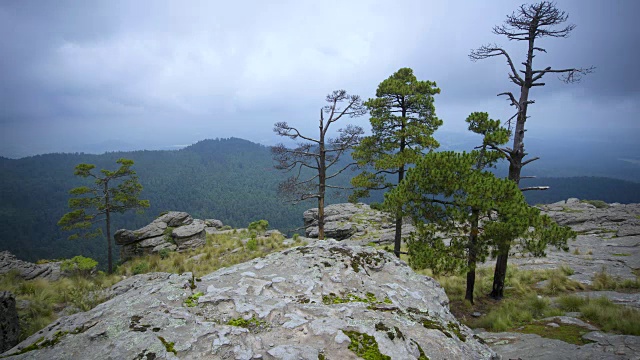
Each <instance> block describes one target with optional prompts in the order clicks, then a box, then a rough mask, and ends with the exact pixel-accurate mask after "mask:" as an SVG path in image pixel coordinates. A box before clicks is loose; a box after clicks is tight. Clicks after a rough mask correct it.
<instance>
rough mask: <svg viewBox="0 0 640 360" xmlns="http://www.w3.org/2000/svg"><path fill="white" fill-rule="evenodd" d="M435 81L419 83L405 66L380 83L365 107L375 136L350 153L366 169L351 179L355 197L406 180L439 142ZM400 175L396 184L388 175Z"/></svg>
mask: <svg viewBox="0 0 640 360" xmlns="http://www.w3.org/2000/svg"><path fill="white" fill-rule="evenodd" d="M439 93H440V89H439V88H437V87H436V83H435V82H432V81H420V80H418V79H417V78H416V76H415V75H414V74H413V70H411V69H410V68H402V69H400V70H398V71H397V72H395V73H394V74H393V75H391V76H390V77H389V78H388V79H386V80H384V81H382V82H381V83H380V84H379V85H378V89H377V90H376V98H374V99H369V100H368V101H366V102H365V104H364V105H365V106H366V107H367V109H368V110H369V112H370V114H371V118H370V122H371V128H372V130H371V131H372V134H371V136H367V137H365V138H364V139H363V140H362V141H361V142H360V144H359V145H358V146H357V147H355V149H354V151H353V153H352V157H353V159H354V160H356V161H357V162H358V166H360V167H361V168H363V169H365V170H364V171H363V172H362V173H360V174H358V175H357V176H355V177H354V178H353V179H352V180H351V184H352V185H353V186H354V187H355V188H356V189H357V190H356V191H354V193H353V195H352V196H351V198H350V200H351V201H356V200H357V199H359V198H363V197H367V196H369V190H374V189H378V190H379V189H390V188H393V187H394V186H395V185H396V184H398V183H400V182H401V181H402V179H403V178H404V175H405V171H406V169H407V166H408V165H411V164H415V163H416V161H417V160H418V159H419V158H420V157H422V154H423V152H424V151H426V150H431V149H434V148H437V147H438V146H439V144H438V142H437V141H436V140H435V139H434V138H433V136H432V135H433V133H434V131H435V130H436V129H437V128H438V127H439V126H440V125H442V121H441V120H440V119H438V118H437V117H436V114H435V106H434V98H433V96H434V95H436V94H439ZM393 175H395V176H397V178H396V181H395V182H393V181H392V180H391V179H390V178H389V177H390V176H393ZM394 212H395V213H396V229H395V239H394V253H395V254H396V256H398V257H399V256H400V245H401V241H402V238H401V235H402V215H401V214H400V213H399V212H398V211H394Z"/></svg>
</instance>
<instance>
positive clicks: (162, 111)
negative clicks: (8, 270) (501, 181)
mask: <svg viewBox="0 0 640 360" xmlns="http://www.w3.org/2000/svg"><path fill="white" fill-rule="evenodd" d="M519 4H520V2H519V1H507V0H500V1H472V0H467V1H427V0H416V1H395V2H389V1H371V0H363V1H304V0H299V1H277V0H274V1H257V0H256V1H235V2H233V1H202V2H198V1H189V2H183V1H129V0H123V1H115V0H109V1H99V2H98V1H2V2H0V33H1V34H2V36H1V37H0V142H1V143H0V155H4V156H20V155H28V154H34V153H43V152H55V151H69V149H72V148H78V146H84V145H87V144H96V143H102V142H107V141H109V142H110V141H120V142H123V143H131V144H136V145H137V146H139V147H140V148H144V147H146V148H154V147H155V148H157V147H166V146H171V145H182V144H191V143H194V142H196V141H198V140H202V139H205V138H216V137H231V136H235V137H240V138H245V139H248V140H252V141H256V142H261V143H263V144H272V143H274V142H275V141H277V139H276V138H275V136H274V135H273V131H272V128H273V123H274V122H276V121H288V122H289V123H290V124H291V125H296V126H299V127H300V128H301V129H302V130H303V131H306V132H307V133H309V134H313V132H314V131H316V129H317V116H318V109H319V108H320V107H321V106H322V105H323V101H324V97H325V95H326V94H327V93H329V92H331V91H332V90H335V89H341V88H343V89H345V90H347V91H348V92H350V93H353V94H358V95H361V96H362V97H363V98H365V99H366V98H369V97H372V96H373V95H374V94H375V89H376V87H377V85H378V84H379V83H380V82H381V81H382V80H384V79H385V78H387V77H389V76H390V75H391V74H392V73H393V72H395V71H397V70H398V69H399V68H401V67H411V68H413V69H414V72H415V74H416V75H417V77H418V78H419V79H421V80H432V81H436V82H437V84H438V86H439V87H440V88H441V90H442V93H441V94H440V95H437V96H436V102H435V104H436V112H437V114H438V116H439V117H440V118H442V119H443V120H444V124H445V125H444V126H443V128H442V129H443V130H448V131H463V130H464V128H465V126H464V125H465V123H464V119H465V118H466V116H467V115H468V114H469V113H470V112H472V111H488V112H489V113H490V115H491V116H492V117H493V118H500V119H505V118H508V117H509V116H510V115H511V114H512V112H513V108H510V107H509V106H508V102H507V101H506V99H504V98H499V97H496V94H497V93H500V92H503V91H513V92H516V91H517V89H516V88H515V85H513V84H512V83H510V82H509V81H508V78H507V65H506V63H505V61H504V60H503V59H502V58H492V59H488V60H483V61H479V62H475V63H474V62H471V61H470V60H469V58H468V54H469V51H470V50H471V49H473V48H476V47H478V46H480V45H483V44H487V43H497V44H499V45H503V46H505V47H506V48H507V49H508V50H509V51H510V52H511V54H512V56H513V57H514V58H515V60H516V62H517V63H520V62H521V61H522V60H523V56H524V54H525V47H524V46H525V44H523V43H517V42H516V43H514V42H511V43H509V42H508V41H507V40H506V39H505V38H502V37H500V36H497V35H494V34H492V32H491V29H492V27H493V26H494V25H496V24H500V23H501V22H503V21H504V19H505V16H506V15H507V14H510V13H511V12H512V11H514V10H515V9H516V8H517V6H518V5H519ZM557 5H558V7H559V8H560V9H562V10H565V11H567V12H568V13H569V22H570V23H574V24H576V25H577V27H576V29H575V30H574V31H573V33H572V34H571V36H570V37H569V38H568V39H548V38H545V39H543V40H541V41H540V42H539V43H538V46H542V47H545V48H546V49H547V50H548V53H547V54H542V55H540V56H537V57H536V59H535V62H534V65H536V66H535V67H539V68H544V67H546V66H553V67H557V68H565V67H588V66H596V67H597V69H596V72H595V73H594V74H592V75H589V76H587V77H585V78H584V79H583V81H582V82H581V83H579V84H572V85H565V84H563V83H561V82H559V81H558V80H557V79H556V78H555V77H554V76H553V75H547V76H546V77H545V80H546V83H547V84H548V85H547V86H545V87H536V88H534V89H533V90H532V96H531V98H532V99H534V100H536V103H535V104H534V105H532V106H531V107H530V115H531V119H530V120H529V122H528V127H529V129H530V130H529V131H530V132H529V133H528V134H532V135H531V136H544V135H545V134H547V133H551V132H554V133H555V134H561V133H567V134H571V133H575V131H574V130H575V129H578V130H579V131H578V132H580V133H581V134H582V133H589V134H603V133H605V134H608V136H610V137H608V138H607V139H606V141H611V142H612V143H613V142H615V141H616V139H615V138H613V136H618V135H625V136H626V139H629V138H632V139H637V138H638V137H639V136H640V122H639V121H638V115H637V114H638V113H640V106H639V104H640V102H639V100H640V92H639V90H640V73H639V72H640V71H639V68H640V67H639V66H638V64H637V62H638V59H639V58H640V56H639V55H640V54H639V50H638V44H639V43H638V41H639V40H638V39H640V31H639V29H640V26H638V23H637V15H638V14H639V13H640V1H635V0H607V1H605V0H600V1H595V0H589V1H587V0H560V1H558V2H557ZM353 122H354V123H359V124H361V125H363V126H365V127H368V118H366V117H362V118H360V119H356V120H354V121H353ZM569 131H571V132H569Z"/></svg>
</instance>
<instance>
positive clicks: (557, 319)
mask: <svg viewBox="0 0 640 360" xmlns="http://www.w3.org/2000/svg"><path fill="white" fill-rule="evenodd" d="M540 321H543V322H544V321H546V322H549V321H551V322H554V323H557V324H563V325H575V326H579V327H581V328H585V329H587V330H591V331H598V330H600V329H598V328H597V327H595V326H593V325H591V324H589V323H586V322H584V321H582V320H580V319H578V318H575V317H571V316H553V317H548V318H544V319H542V320H540Z"/></svg>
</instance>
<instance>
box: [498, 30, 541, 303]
mask: <svg viewBox="0 0 640 360" xmlns="http://www.w3.org/2000/svg"><path fill="white" fill-rule="evenodd" d="M532 61H533V40H532V41H530V42H529V52H528V54H527V63H526V71H525V79H524V81H525V83H524V85H523V86H522V87H520V99H519V111H518V117H517V122H516V129H515V133H514V134H513V148H512V151H511V154H510V156H511V159H510V161H509V180H511V181H514V182H515V183H516V184H520V172H521V171H522V159H523V158H524V132H525V128H524V124H525V122H526V121H527V107H528V105H529V89H530V88H531V83H532V76H533V74H532ZM510 249H511V244H504V247H503V248H502V249H501V251H500V252H499V254H498V257H497V258H496V267H495V271H494V273H493V286H492V289H491V297H492V298H494V299H497V300H499V299H502V298H503V297H504V282H505V279H506V276H507V262H508V261H509V250H510Z"/></svg>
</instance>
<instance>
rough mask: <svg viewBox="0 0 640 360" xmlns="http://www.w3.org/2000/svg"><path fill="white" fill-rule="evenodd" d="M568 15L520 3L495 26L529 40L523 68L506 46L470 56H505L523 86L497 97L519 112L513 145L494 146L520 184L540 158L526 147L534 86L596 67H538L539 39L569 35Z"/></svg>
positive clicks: (501, 262) (498, 277)
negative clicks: (545, 79) (550, 77)
mask: <svg viewBox="0 0 640 360" xmlns="http://www.w3.org/2000/svg"><path fill="white" fill-rule="evenodd" d="M567 18H568V15H567V14H566V13H565V12H564V11H561V10H559V9H558V8H556V5H555V3H553V2H550V1H542V2H539V3H536V4H533V5H526V4H525V5H521V6H520V8H519V9H518V10H517V11H515V12H514V13H512V14H511V15H508V16H507V20H506V21H505V23H504V24H503V25H500V26H495V27H494V28H493V33H494V34H497V35H504V36H506V37H507V38H508V39H509V40H510V41H511V40H515V41H525V42H526V43H527V45H528V46H527V54H526V58H525V61H523V62H522V65H523V66H524V68H521V69H516V65H515V64H514V62H513V60H512V57H511V56H510V55H509V54H508V53H507V51H505V50H504V49H503V48H501V47H499V46H498V45H495V44H494V45H484V46H481V47H480V48H478V49H476V50H472V51H471V54H470V55H469V57H470V58H471V60H473V61H477V60H482V59H487V58H490V57H495V56H498V57H501V56H503V57H504V58H505V59H506V60H507V64H508V65H509V80H510V81H511V82H513V83H514V84H516V86H517V87H518V88H519V89H520V96H519V97H518V98H516V97H515V96H514V94H513V93H512V92H508V91H507V92H503V93H500V94H498V96H507V98H508V100H509V102H510V105H511V106H514V107H515V108H516V113H515V114H514V115H513V116H512V117H511V118H510V119H509V120H508V121H507V124H508V127H509V130H512V131H513V146H512V147H511V148H509V147H494V149H495V150H498V151H500V152H502V153H503V154H504V156H505V157H506V159H507V160H508V161H509V179H511V180H513V181H515V182H516V183H517V184H519V183H520V179H521V176H520V172H521V171H522V167H523V166H525V165H527V164H529V163H531V162H533V161H535V160H538V157H533V158H530V159H527V160H524V158H525V156H527V155H528V154H527V153H526V152H525V150H524V133H525V131H526V129H525V122H526V121H527V118H528V116H527V108H528V106H529V105H530V104H533V103H534V101H533V100H529V92H530V90H531V88H533V87H535V86H544V85H545V83H544V82H542V78H543V77H544V76H545V75H547V74H551V73H553V74H559V75H560V76H559V78H560V80H562V81H563V82H565V83H575V82H578V81H580V79H581V77H582V75H586V74H589V73H591V72H593V70H594V68H593V67H588V68H564V69H554V68H552V67H551V66H547V67H544V68H535V67H534V66H533V60H534V58H535V56H536V55H535V54H536V52H544V53H546V50H545V49H544V48H541V47H539V46H536V43H535V42H536V40H537V39H540V38H543V37H554V38H566V37H568V36H569V34H570V33H571V31H572V30H573V29H574V28H575V25H573V24H569V25H566V26H564V27H561V28H558V27H557V26H559V25H561V24H563V23H564V22H566V21H567ZM514 119H515V120H516V123H515V129H513V127H512V121H513V120H514ZM544 188H546V187H530V188H522V189H521V190H522V191H526V190H541V189H544ZM508 255H509V249H508V248H507V249H503V250H502V251H500V254H499V255H498V258H497V260H496V269H495V274H494V282H493V290H492V292H491V296H492V297H493V298H496V299H500V298H502V296H503V290H504V280H505V276H506V270H507V260H508Z"/></svg>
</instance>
